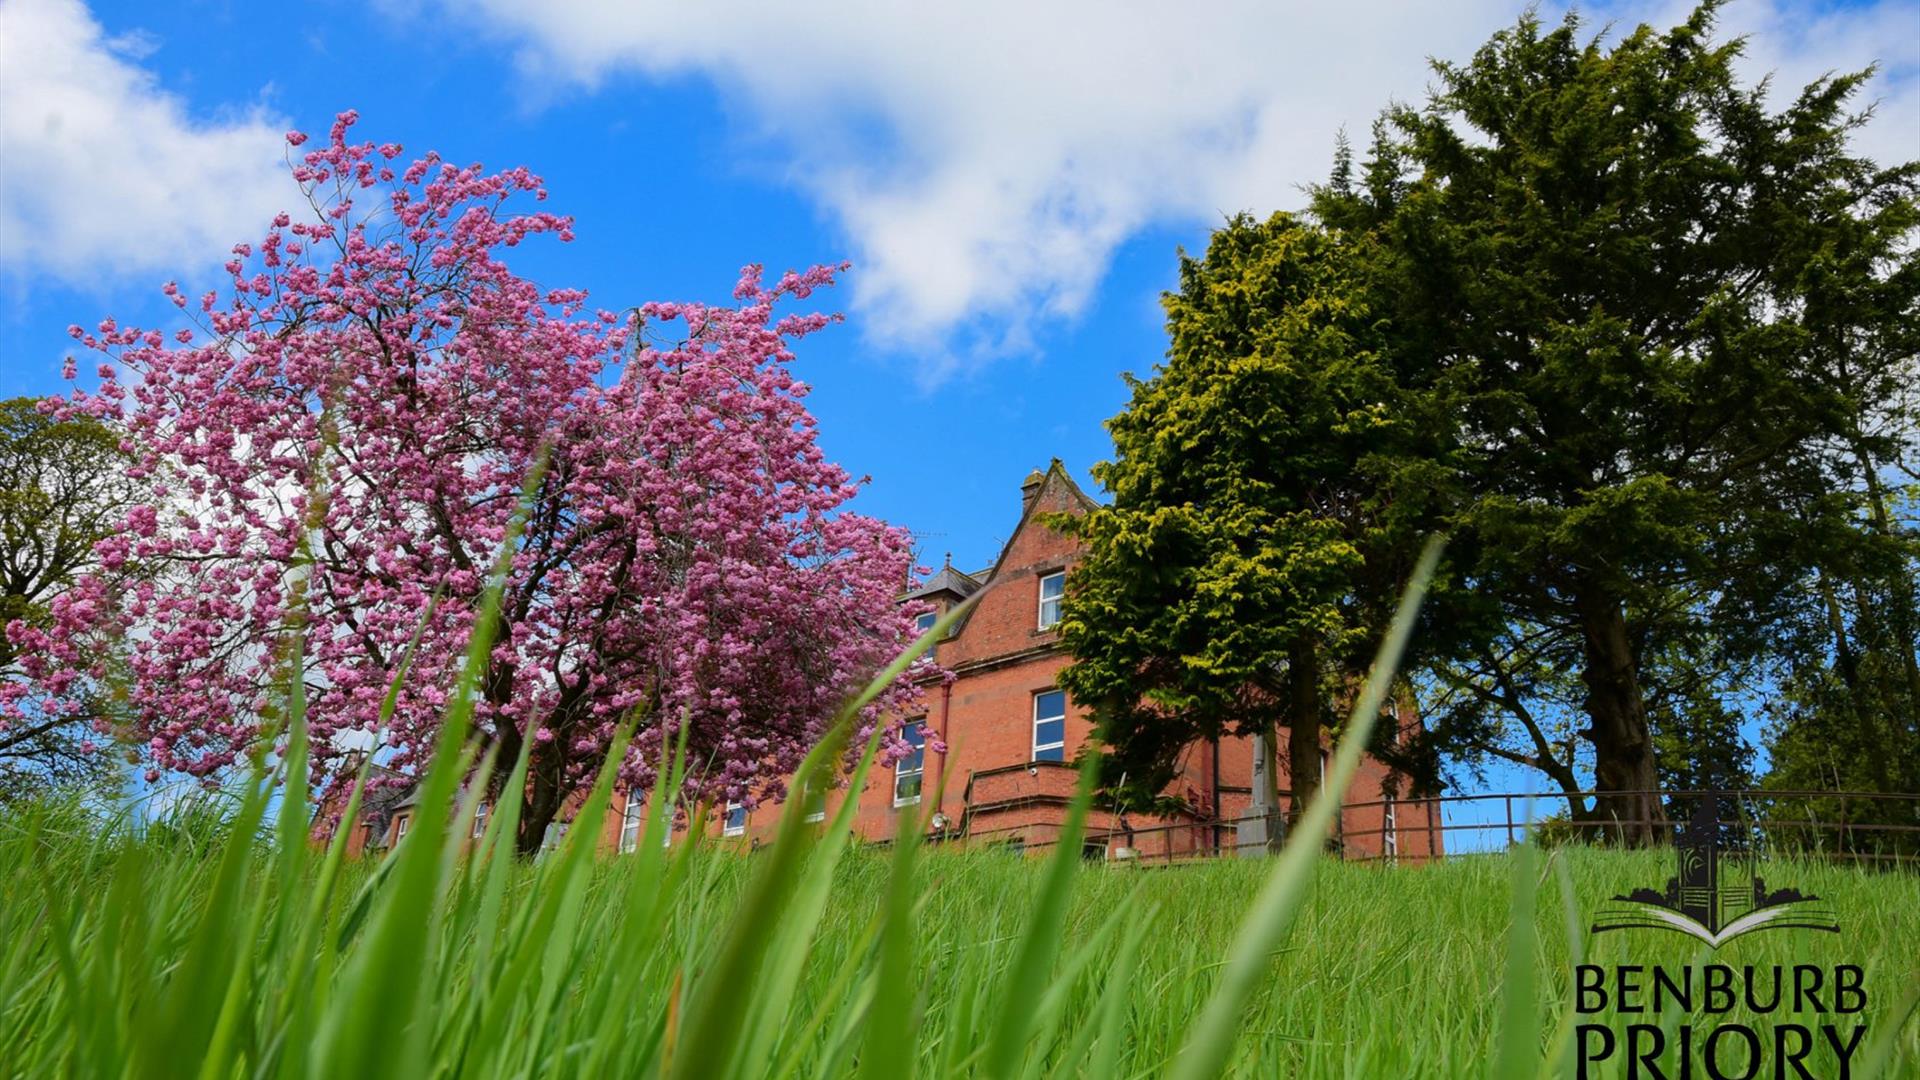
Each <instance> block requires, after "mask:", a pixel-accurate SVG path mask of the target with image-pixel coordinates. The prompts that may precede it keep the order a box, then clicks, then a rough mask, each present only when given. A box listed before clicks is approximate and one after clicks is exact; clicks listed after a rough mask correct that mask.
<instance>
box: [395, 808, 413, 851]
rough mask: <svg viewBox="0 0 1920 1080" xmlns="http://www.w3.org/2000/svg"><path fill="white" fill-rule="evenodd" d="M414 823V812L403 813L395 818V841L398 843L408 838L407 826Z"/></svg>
mask: <svg viewBox="0 0 1920 1080" xmlns="http://www.w3.org/2000/svg"><path fill="white" fill-rule="evenodd" d="M411 824H413V815H412V814H401V815H400V816H399V817H397V818H395V819H393V842H394V843H396V844H398V843H399V842H400V841H402V840H405V839H406V838H407V826H408V825H411Z"/></svg>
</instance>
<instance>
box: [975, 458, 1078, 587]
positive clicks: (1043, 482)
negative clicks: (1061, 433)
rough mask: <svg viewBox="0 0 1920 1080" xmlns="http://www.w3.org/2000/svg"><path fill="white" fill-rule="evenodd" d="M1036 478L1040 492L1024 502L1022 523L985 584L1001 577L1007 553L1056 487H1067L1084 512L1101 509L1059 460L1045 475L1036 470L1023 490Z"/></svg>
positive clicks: (1067, 490) (1021, 509)
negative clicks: (1034, 511) (1058, 485)
mask: <svg viewBox="0 0 1920 1080" xmlns="http://www.w3.org/2000/svg"><path fill="white" fill-rule="evenodd" d="M1035 477H1038V478H1039V479H1038V483H1039V488H1040V490H1038V491H1036V492H1034V493H1033V497H1032V498H1029V499H1025V500H1023V504H1022V506H1021V508H1020V521H1019V523H1018V524H1016V525H1014V527H1013V531H1012V532H1010V533H1008V534H1007V542H1006V543H1004V544H1002V545H1000V556H999V557H998V558H996V559H994V560H993V566H992V567H991V568H990V569H988V570H987V572H986V574H985V576H984V578H983V581H984V583H985V584H989V585H990V584H992V583H993V579H994V578H996V577H998V576H999V574H1000V567H1001V566H1002V565H1003V564H1005V563H1006V561H1007V552H1009V551H1011V550H1013V542H1014V541H1015V540H1018V539H1019V538H1020V533H1021V532H1022V531H1023V530H1024V529H1026V527H1027V522H1028V520H1030V519H1031V518H1032V517H1033V508H1034V507H1036V506H1039V505H1040V500H1041V499H1043V498H1045V497H1046V494H1047V492H1049V491H1051V490H1053V487H1054V485H1056V484H1061V485H1065V487H1066V492H1067V496H1068V499H1069V501H1070V502H1071V503H1072V504H1073V505H1076V506H1078V507H1079V508H1080V510H1081V511H1082V512H1085V511H1088V510H1097V509H1099V508H1100V504H1099V503H1097V502H1094V501H1093V500H1092V499H1091V498H1089V497H1088V496H1087V493H1086V492H1084V491H1082V490H1080V485H1079V484H1076V483H1074V482H1073V476H1072V474H1070V473H1068V472H1067V467H1066V466H1065V465H1062V464H1061V463H1060V459H1059V458H1054V459H1053V460H1052V461H1050V462H1048V464H1047V470H1046V472H1044V473H1043V472H1040V471H1039V470H1037V469H1036V470H1034V475H1033V476H1029V477H1027V483H1026V484H1023V485H1021V487H1022V489H1023V490H1024V489H1025V488H1026V487H1027V486H1029V485H1032V484H1034V483H1035Z"/></svg>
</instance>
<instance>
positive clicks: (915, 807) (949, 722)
mask: <svg viewBox="0 0 1920 1080" xmlns="http://www.w3.org/2000/svg"><path fill="white" fill-rule="evenodd" d="M1094 505H1095V504H1094V503H1093V501H1092V500H1091V499H1089V498H1088V497H1087V496H1086V494H1085V493H1083V492H1082V491H1081V490H1080V487H1079V485H1077V484H1075V483H1074V481H1073V478H1072V477H1071V476H1069V475H1068V474H1067V471H1066V469H1065V468H1063V467H1062V466H1061V464H1060V462H1059V461H1058V460H1055V461H1054V462H1053V463H1052V464H1051V465H1050V466H1049V467H1048V468H1047V469H1046V471H1044V472H1039V471H1036V472H1034V473H1033V474H1032V475H1031V476H1029V477H1028V478H1027V480H1026V482H1025V483H1024V484H1022V485H1021V489H1020V516H1019V521H1018V524H1017V525H1015V527H1014V529H1013V533H1012V535H1011V537H1010V538H1009V539H1008V540H1007V543H1006V546H1005V548H1003V549H1002V550H1001V552H1000V557H999V559H998V560H996V561H995V562H994V564H993V565H992V566H991V567H988V568H987V569H985V570H982V571H979V572H978V573H973V574H968V573H962V572H961V571H959V570H956V569H954V568H953V567H952V566H951V565H948V566H944V567H942V568H941V569H940V571H939V572H938V573H936V574H935V575H934V576H933V577H932V578H930V579H929V580H928V581H927V582H926V583H925V584H924V585H922V586H921V587H919V588H917V589H915V590H913V591H912V592H910V593H908V594H907V596H906V597H905V600H924V601H929V602H931V603H932V604H934V605H935V607H936V608H937V609H938V611H939V612H945V611H946V610H947V609H949V608H950V607H952V606H953V605H955V604H958V603H960V602H961V601H963V600H965V599H967V598H969V597H971V596H973V595H974V594H975V593H982V595H981V596H980V599H979V601H978V603H977V604H976V605H975V607H974V608H973V610H972V611H971V612H969V613H968V614H967V615H966V617H965V618H964V619H963V620H962V621H961V622H960V623H958V624H957V625H956V626H955V627H954V628H953V631H952V632H951V633H950V634H949V635H948V636H947V637H946V638H945V639H944V640H942V641H940V642H939V643H938V644H937V646H936V653H935V657H936V659H937V660H938V661H939V663H940V666H941V667H943V668H946V669H947V670H949V671H951V672H953V675H954V678H953V681H952V682H951V683H944V684H943V683H933V684H931V685H929V686H928V687H927V688H926V693H925V697H924V699H923V701H922V707H923V710H924V711H923V712H922V714H921V715H920V717H919V719H920V721H921V723H922V724H923V725H924V727H925V729H926V730H927V731H930V732H932V733H933V734H934V735H935V736H937V744H944V745H945V746H946V751H945V752H944V753H941V752H937V751H935V750H934V749H932V748H931V747H928V748H926V749H923V750H921V751H920V752H918V753H916V754H915V755H913V756H912V757H909V758H906V759H904V760H902V761H900V762H899V763H897V764H896V765H894V766H891V767H879V766H876V768H875V769H874V770H873V772H872V773H871V774H870V775H869V777H868V779H867V782H866V784H865V786H864V787H863V788H862V789H861V790H860V791H858V792H849V791H846V790H839V791H835V792H832V793H830V794H829V795H828V797H827V798H826V800H825V802H824V804H823V805H821V806H820V807H819V809H818V810H817V811H816V812H818V813H822V814H824V813H828V812H835V811H837V810H838V808H839V806H840V805H841V804H842V803H843V802H844V800H846V799H848V798H856V799H858V807H857V809H856V811H855V815H854V828H855V829H856V830H857V831H858V833H859V834H860V835H861V836H862V837H864V838H866V839H869V840H885V839H889V838H891V837H893V836H894V835H895V834H896V830H897V829H898V827H899V825H898V819H899V815H901V814H903V813H906V814H916V815H918V817H919V820H920V821H922V822H925V823H927V826H928V831H929V833H930V834H931V835H933V836H934V837H937V838H944V839H947V840H965V841H968V842H1003V843H1008V844H1012V845H1018V846H1024V847H1037V846H1045V845H1049V844H1051V843H1052V842H1053V840H1054V838H1055V837H1056V836H1057V835H1058V832H1059V827H1060V823H1061V821H1062V819H1063V817H1064V815H1065V810H1066V804H1067V801H1068V799H1069V797H1070V796H1071V795H1072V792H1073V788H1074V781H1075V772H1074V769H1073V767H1072V766H1071V765H1070V764H1068V763H1069V762H1071V761H1072V759H1073V757H1074V754H1075V752H1076V751H1078V750H1079V749H1080V747H1081V745H1082V744H1083V743H1085V741H1086V739H1087V737H1088V735H1089V734H1090V733H1091V731H1092V721H1091V719H1090V717H1089V716H1088V714H1087V711H1086V710H1085V709H1083V708H1081V707H1080V706H1079V704H1078V703H1076V702H1074V701H1073V700H1071V698H1070V697H1069V696H1068V695H1067V694H1066V693H1065V692H1064V691H1062V690H1060V689H1058V687H1057V686H1056V685H1055V680H1056V677H1057V675H1058V673H1059V672H1060V670H1061V669H1062V668H1064V667H1066V666H1067V664H1068V663H1069V662H1070V657H1069V656H1068V655H1067V653H1066V652H1065V650H1064V649H1063V648H1062V646H1061V644H1060V635H1059V633H1058V631H1057V630H1055V629H1054V624H1055V623H1057V622H1058V621H1059V617H1060V615H1059V610H1060V597H1061V595H1062V590H1063V588H1064V584H1065V580H1066V575H1067V574H1068V573H1070V572H1071V571H1072V567H1073V564H1074V562H1075V561H1076V560H1077V559H1078V557H1079V553H1080V551H1079V547H1078V544H1077V542H1076V541H1074V540H1072V539H1070V538H1068V537H1065V536H1062V535H1061V534H1060V533H1057V532H1055V531H1054V530H1052V529H1049V528H1047V527H1046V526H1045V525H1043V524H1042V523H1041V521H1040V520H1039V519H1040V517H1041V515H1043V514H1046V513H1050V512H1058V511H1066V512H1069V513H1082V512H1085V511H1086V510H1089V509H1091V508H1093V506H1094ZM926 621H927V622H928V623H929V624H930V623H931V621H932V616H927V617H926ZM1401 722H1402V723H1405V724H1417V723H1418V719H1417V718H1416V717H1414V716H1413V715H1412V714H1411V713H1405V714H1403V715H1402V717H1401ZM1280 737H1281V742H1280V744H1279V746H1278V747H1277V759H1278V762H1279V768H1280V770H1281V771H1280V773H1279V775H1278V777H1277V783H1278V786H1279V788H1280V791H1281V801H1282V805H1283V806H1284V803H1285V799H1286V789H1287V787H1288V782H1287V774H1286V772H1285V770H1286V762H1287V748H1286V744H1285V741H1284V740H1285V733H1284V732H1283V733H1281V736H1280ZM1254 757H1255V754H1254V746H1253V740H1251V739H1246V738H1228V739H1222V740H1220V741H1219V742H1218V743H1217V744H1215V743H1211V742H1208V743H1198V744H1195V745H1193V746H1191V747H1189V748H1188V749H1187V751H1186V752H1185V754H1184V755H1183V756H1182V758H1181V761H1180V772H1179V775H1178V777H1177V778H1176V779H1175V781H1174V782H1173V784H1172V785H1171V786H1170V788H1169V790H1168V792H1167V793H1168V794H1170V795H1174V796H1177V797H1179V798H1181V799H1182V800H1183V801H1184V802H1185V804H1186V805H1187V806H1188V807H1189V808H1190V810H1189V811H1188V812H1186V813H1183V814H1180V815H1178V816H1176V817H1173V818H1167V819H1160V818H1142V817H1141V816H1139V815H1113V814H1108V813H1104V812H1096V813H1095V814H1094V815H1093V820H1092V821H1091V822H1090V823H1089V840H1088V843H1089V847H1090V849H1091V848H1095V847H1097V848H1099V849H1103V851H1104V853H1105V854H1106V855H1108V856H1109V857H1122V858H1124V857H1130V856H1137V857H1140V858H1147V859H1151V858H1166V857H1180V856H1185V855H1197V854H1210V853H1215V852H1218V851H1221V850H1230V849H1232V848H1234V847H1235V846H1236V840H1235V836H1236V823H1237V822H1239V821H1240V820H1241V819H1243V818H1245V817H1246V816H1248V815H1249V813H1250V812H1251V811H1252V810H1253V801H1254V799H1253V783H1254V781H1253V770H1254ZM1325 757H1326V754H1325V752H1324V751H1323V753H1322V760H1323V761H1324V760H1325ZM1389 776H1390V774H1389V771H1388V769H1387V768H1386V766H1385V765H1383V764H1382V763H1380V762H1378V761H1376V760H1374V759H1372V758H1367V759H1365V760H1364V762H1363V763H1362V766H1361V769H1360V772H1359V774H1358V775H1357V776H1356V777H1355V779H1354V781H1353V783H1352V785H1351V786H1350V787H1349V788H1348V790H1347V791H1346V792H1345V793H1344V794H1345V798H1344V799H1343V802H1347V803H1354V804H1358V805H1354V806H1351V807H1349V808H1347V809H1345V810H1344V811H1343V812H1342V814H1341V818H1340V822H1339V838H1340V841H1341V845H1342V847H1343V849H1344V850H1345V851H1346V852H1347V853H1348V854H1349V855H1351V856H1355V857H1374V856H1380V855H1383V854H1384V855H1388V856H1398V857H1405V858H1426V857H1429V856H1430V855H1432V854H1436V853H1438V852H1439V851H1441V850H1442V845H1441V840H1440V833H1439V828H1438V827H1439V824H1440V822H1439V821H1438V819H1437V814H1436V815H1435V816H1433V817H1432V818H1430V814H1435V807H1434V804H1431V803H1427V802H1416V801H1397V800H1394V799H1393V798H1392V796H1391V794H1390V793H1389V787H1390V785H1388V784H1387V783H1386V781H1387V780H1388V779H1389ZM1392 786H1397V787H1398V788H1399V789H1400V790H1402V791H1404V790H1405V785H1404V783H1402V784H1398V785H1392ZM779 813H780V808H779V807H778V806H777V805H763V806H759V807H755V808H754V809H753V810H751V811H747V810H745V809H742V808H739V807H729V808H727V812H726V814H725V820H724V821H723V822H719V823H717V824H716V829H717V830H718V831H720V832H722V833H723V834H725V835H731V836H742V837H751V838H754V839H765V838H767V837H768V836H769V835H770V833H771V832H772V830H773V827H774V824H775V822H776V821H777V819H778V817H779ZM613 817H614V820H613V824H612V825H611V826H610V836H609V838H608V839H609V841H610V842H616V843H617V841H618V833H619V831H620V830H621V828H622V827H623V826H624V827H625V829H626V831H627V835H628V836H631V835H633V834H634V831H635V830H636V829H637V826H638V818H639V814H638V812H637V807H636V808H635V812H632V813H628V814H625V815H623V814H620V813H616V814H615V815H613ZM623 817H624V819H625V820H624V821H623V820H622V819H623ZM1093 853H1094V852H1093V851H1092V850H1090V851H1089V854H1093Z"/></svg>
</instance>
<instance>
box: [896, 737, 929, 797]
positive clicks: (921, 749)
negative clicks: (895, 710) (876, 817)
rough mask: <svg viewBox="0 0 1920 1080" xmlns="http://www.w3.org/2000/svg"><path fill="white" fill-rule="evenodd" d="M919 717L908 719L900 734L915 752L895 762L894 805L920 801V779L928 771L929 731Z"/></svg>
mask: <svg viewBox="0 0 1920 1080" xmlns="http://www.w3.org/2000/svg"><path fill="white" fill-rule="evenodd" d="M920 724H921V721H920V720H918V719H915V720H909V721H907V726H906V727H905V728H903V729H902V730H901V732H900V734H901V735H902V736H903V737H905V739H906V740H907V744H908V745H909V746H912V747H913V753H911V754H908V755H907V756H906V757H903V758H901V759H900V760H899V761H896V762H894V763H893V805H895V806H911V805H913V804H914V803H917V802H919V801H920V781H921V779H922V777H924V776H925V775H926V771H927V733H926V731H925V730H923V729H922V728H921V726H920Z"/></svg>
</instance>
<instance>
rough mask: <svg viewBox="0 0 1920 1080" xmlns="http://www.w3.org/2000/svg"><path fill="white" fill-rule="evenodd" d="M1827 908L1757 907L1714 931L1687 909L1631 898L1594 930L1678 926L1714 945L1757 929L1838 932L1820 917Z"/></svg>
mask: <svg viewBox="0 0 1920 1080" xmlns="http://www.w3.org/2000/svg"><path fill="white" fill-rule="evenodd" d="M1829 915H1830V913H1829V912H1827V910H1826V909H1824V908H1810V907H1806V906H1803V905H1798V904H1777V905H1774V906H1772V907H1762V908H1755V909H1753V910H1752V911H1749V912H1747V913H1746V914H1744V915H1742V916H1740V917H1739V918H1737V919H1734V920H1733V921H1732V922H1729V923H1728V924H1727V925H1725V926H1723V927H1721V928H1720V929H1719V930H1718V931H1715V930H1714V929H1712V928H1711V927H1709V926H1707V925H1706V924H1705V923H1702V922H1701V921H1700V920H1698V919H1695V918H1694V917H1693V916H1691V915H1687V914H1685V913H1684V912H1679V911H1675V910H1674V909H1672V908H1670V907H1667V906H1665V905H1664V904H1654V903H1648V902H1645V901H1628V902H1626V903H1624V904H1622V905H1621V906H1620V907H1618V908H1616V909H1614V910H1613V911H1611V912H1608V913H1605V914H1603V915H1602V916H1601V918H1602V920H1603V921H1602V922H1600V923H1596V924H1595V925H1594V927H1593V929H1594V930H1596V931H1599V930H1623V929H1626V928H1627V927H1632V926H1643V927H1650V928H1655V929H1662V930H1678V931H1679V932H1681V933H1683V934H1691V935H1693V936H1694V937H1696V938H1699V939H1700V940H1701V941H1704V942H1706V943H1707V944H1708V945H1711V946H1713V947H1714V948H1716V949H1717V948H1719V947H1720V946H1721V945H1724V944H1726V943H1727V942H1729V941H1731V940H1733V939H1734V938H1737V937H1739V936H1740V935H1742V934H1746V933H1751V932H1752V931H1755V930H1785V929H1788V928H1790V927H1791V928H1796V929H1801V930H1826V931H1828V932H1830V933H1835V934H1837V933H1839V932H1840V927H1839V926H1838V925H1837V924H1835V923H1833V922H1830V921H1819V920H1822V919H1824V918H1827V917H1829Z"/></svg>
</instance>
